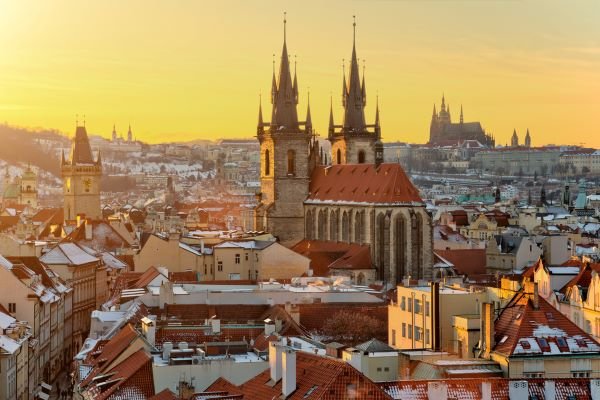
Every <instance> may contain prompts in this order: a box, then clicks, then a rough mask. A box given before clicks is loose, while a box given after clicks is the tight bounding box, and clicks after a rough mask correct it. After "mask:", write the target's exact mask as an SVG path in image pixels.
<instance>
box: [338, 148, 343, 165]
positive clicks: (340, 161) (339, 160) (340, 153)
mask: <svg viewBox="0 0 600 400" xmlns="http://www.w3.org/2000/svg"><path fill="white" fill-rule="evenodd" d="M337 163H338V164H341V163H342V151H341V150H340V149H338V151H337Z"/></svg>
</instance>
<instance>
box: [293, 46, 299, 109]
mask: <svg viewBox="0 0 600 400" xmlns="http://www.w3.org/2000/svg"><path fill="white" fill-rule="evenodd" d="M296 64H297V62H296V56H294V83H293V84H292V88H293V92H294V101H295V102H296V104H298V77H297V75H296V70H297V66H296Z"/></svg>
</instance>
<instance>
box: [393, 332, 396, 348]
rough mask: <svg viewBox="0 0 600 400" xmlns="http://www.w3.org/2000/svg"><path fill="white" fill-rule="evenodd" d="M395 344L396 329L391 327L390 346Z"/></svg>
mask: <svg viewBox="0 0 600 400" xmlns="http://www.w3.org/2000/svg"><path fill="white" fill-rule="evenodd" d="M395 345H396V330H395V329H392V346H395Z"/></svg>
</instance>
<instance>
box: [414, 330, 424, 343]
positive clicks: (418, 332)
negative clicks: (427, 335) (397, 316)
mask: <svg viewBox="0 0 600 400" xmlns="http://www.w3.org/2000/svg"><path fill="white" fill-rule="evenodd" d="M422 332H423V330H422V329H421V327H419V326H415V340H417V341H421V340H423V339H422V336H423V333H422Z"/></svg>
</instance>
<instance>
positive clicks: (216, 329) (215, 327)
mask: <svg viewBox="0 0 600 400" xmlns="http://www.w3.org/2000/svg"><path fill="white" fill-rule="evenodd" d="M210 328H211V330H212V333H213V334H217V333H221V320H220V319H217V318H213V319H211V320H210Z"/></svg>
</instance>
